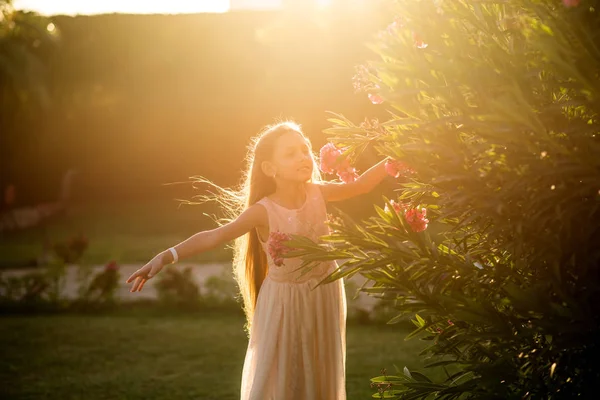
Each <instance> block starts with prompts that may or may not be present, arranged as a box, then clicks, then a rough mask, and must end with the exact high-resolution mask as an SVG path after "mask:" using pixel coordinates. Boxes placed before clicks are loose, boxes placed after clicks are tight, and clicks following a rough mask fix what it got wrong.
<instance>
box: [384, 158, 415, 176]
mask: <svg viewBox="0 0 600 400" xmlns="http://www.w3.org/2000/svg"><path fill="white" fill-rule="evenodd" d="M385 171H386V172H387V173H388V175H391V176H393V177H394V178H398V177H399V176H400V175H403V176H405V175H408V174H414V173H415V171H414V170H413V169H412V168H410V167H409V166H408V165H406V164H405V163H403V162H402V161H391V160H387V161H386V162H385Z"/></svg>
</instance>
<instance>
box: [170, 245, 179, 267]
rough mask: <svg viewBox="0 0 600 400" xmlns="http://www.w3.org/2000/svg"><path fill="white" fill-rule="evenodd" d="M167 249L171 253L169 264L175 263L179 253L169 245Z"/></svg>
mask: <svg viewBox="0 0 600 400" xmlns="http://www.w3.org/2000/svg"><path fill="white" fill-rule="evenodd" d="M169 251H170V252H171V254H173V262H172V263H171V264H175V263H176V262H177V261H178V260H179V255H177V250H175V248H174V247H169Z"/></svg>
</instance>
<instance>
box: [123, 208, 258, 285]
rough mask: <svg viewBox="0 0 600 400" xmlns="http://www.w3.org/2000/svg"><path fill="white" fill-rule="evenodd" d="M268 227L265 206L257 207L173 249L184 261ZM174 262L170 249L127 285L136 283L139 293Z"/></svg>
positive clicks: (188, 239)
mask: <svg viewBox="0 0 600 400" xmlns="http://www.w3.org/2000/svg"><path fill="white" fill-rule="evenodd" d="M266 225H268V217H267V211H266V210H265V208H264V207H262V206H260V205H257V204H255V205H252V206H250V207H248V209H247V210H246V211H244V212H243V213H241V214H240V216H239V217H237V218H236V219H235V220H233V221H231V222H229V223H227V224H225V225H223V226H220V227H218V228H216V229H212V230H208V231H202V232H198V233H196V234H194V235H192V236H190V237H189V238H187V239H186V240H184V241H183V242H181V243H179V244H177V245H175V246H173V247H174V249H175V251H176V252H177V255H178V256H179V259H180V260H181V259H185V258H188V257H190V256H193V255H195V254H199V253H202V252H205V251H208V250H212V249H214V248H215V247H217V246H220V245H222V244H224V243H227V242H229V241H231V240H233V239H235V238H238V237H240V236H242V235H243V234H245V233H247V232H249V231H250V230H251V229H253V228H256V227H258V226H266ZM172 262H173V254H172V253H171V252H170V251H169V250H165V251H163V252H161V253H159V254H157V255H156V256H155V257H154V258H153V259H152V260H150V261H149V262H148V263H147V264H146V265H144V266H143V267H142V268H140V269H138V270H137V271H135V272H134V273H133V274H132V275H131V276H130V277H129V278H128V279H127V283H131V282H133V281H134V280H135V282H134V284H133V287H132V288H131V291H132V292H135V291H140V290H142V287H143V286H144V284H145V283H146V281H147V280H148V279H150V278H151V277H153V276H154V275H156V274H157V273H158V272H160V271H161V270H162V268H163V267H164V266H165V265H167V264H171V263H172Z"/></svg>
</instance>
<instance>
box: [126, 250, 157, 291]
mask: <svg viewBox="0 0 600 400" xmlns="http://www.w3.org/2000/svg"><path fill="white" fill-rule="evenodd" d="M164 266H165V265H164V264H163V262H162V257H161V256H160V254H159V255H157V256H156V257H154V258H153V259H152V260H150V262H148V263H147V264H146V265H144V266H143V267H142V268H140V269H138V270H137V271H135V272H134V273H133V274H131V276H130V277H129V278H128V279H127V283H131V282H133V281H134V280H135V282H133V286H132V287H131V290H130V292H132V293H133V292H139V291H141V290H142V288H143V287H144V285H145V284H146V282H148V280H149V279H150V278H152V277H153V276H154V275H156V274H158V273H159V272H160V271H161V270H162V269H163V267H164Z"/></svg>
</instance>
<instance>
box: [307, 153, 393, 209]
mask: <svg viewBox="0 0 600 400" xmlns="http://www.w3.org/2000/svg"><path fill="white" fill-rule="evenodd" d="M387 160H388V159H387V158H386V159H383V160H381V161H380V162H378V163H377V164H375V165H374V166H372V167H371V168H369V169H368V170H367V171H365V172H364V173H363V174H362V175H361V176H359V177H358V178H357V179H356V180H355V181H354V182H350V183H338V182H323V183H321V184H320V185H319V186H320V187H321V193H322V194H323V198H324V199H325V201H340V200H346V199H349V198H352V197H355V196H358V195H361V194H365V193H369V192H370V191H371V190H373V188H375V186H377V185H378V184H379V183H380V182H381V181H382V180H383V179H384V178H385V177H386V176H387V172H386V171H385V162H386V161H387Z"/></svg>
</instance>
